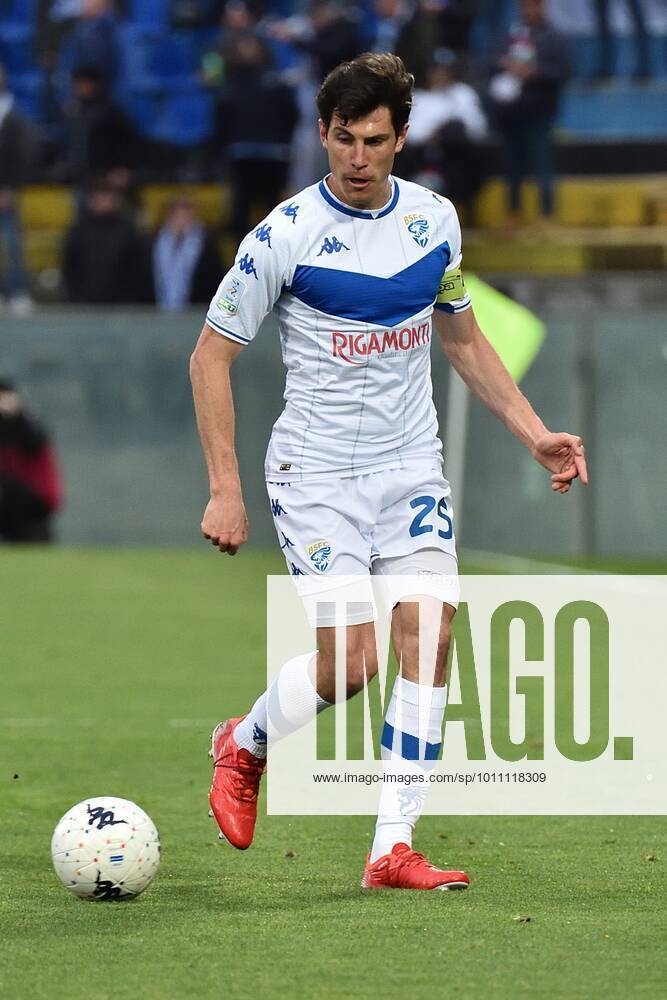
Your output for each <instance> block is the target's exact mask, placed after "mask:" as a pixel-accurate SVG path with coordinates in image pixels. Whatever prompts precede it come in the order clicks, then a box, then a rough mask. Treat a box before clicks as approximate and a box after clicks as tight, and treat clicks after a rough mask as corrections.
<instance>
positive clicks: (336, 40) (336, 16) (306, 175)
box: [270, 0, 362, 190]
mask: <svg viewBox="0 0 667 1000" xmlns="http://www.w3.org/2000/svg"><path fill="white" fill-rule="evenodd" d="M357 13H358V12H357V11H356V10H355V9H350V8H348V7H346V6H345V5H343V4H340V3H336V2H335V0H311V2H310V3H309V4H308V8H307V11H306V15H305V17H298V16H295V17H290V18H287V19H285V20H283V21H279V22H277V23H276V24H273V25H272V26H271V28H270V32H271V34H272V35H273V37H274V38H276V39H277V40H278V41H283V42H288V43H290V44H292V45H293V46H294V47H295V48H296V49H297V51H299V52H300V53H302V55H303V56H304V57H305V58H304V63H303V66H302V72H301V78H300V80H299V84H298V91H297V101H298V108H299V124H298V127H297V129H296V132H295V135H294V147H293V155H292V169H291V176H290V181H289V183H290V188H292V189H297V190H299V189H301V188H304V187H307V186H308V184H312V183H313V182H314V181H315V180H317V179H318V178H320V177H321V176H322V174H323V173H325V172H326V170H327V160H326V156H325V155H324V151H323V149H322V146H321V143H320V140H319V136H318V133H317V129H315V128H313V125H314V124H315V115H314V106H315V95H316V93H317V91H318V89H319V86H320V84H321V83H322V80H323V79H324V77H325V76H326V75H327V73H329V72H330V71H331V70H332V69H333V68H334V67H335V66H337V65H338V64H339V63H341V62H346V61H347V60H349V59H354V57H355V56H356V55H358V54H359V52H360V51H361V47H362V46H361V33H360V29H359V24H358V18H357Z"/></svg>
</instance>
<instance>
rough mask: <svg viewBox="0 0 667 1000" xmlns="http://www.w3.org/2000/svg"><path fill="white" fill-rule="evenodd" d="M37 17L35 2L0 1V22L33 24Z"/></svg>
mask: <svg viewBox="0 0 667 1000" xmlns="http://www.w3.org/2000/svg"><path fill="white" fill-rule="evenodd" d="M36 16H37V0H0V21H7V22H9V21H12V22H14V23H16V24H23V25H26V24H33V23H34V21H35V18H36Z"/></svg>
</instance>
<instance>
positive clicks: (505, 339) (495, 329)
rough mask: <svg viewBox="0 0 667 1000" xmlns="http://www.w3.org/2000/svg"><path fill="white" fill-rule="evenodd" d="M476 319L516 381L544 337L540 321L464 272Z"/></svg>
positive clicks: (538, 348)
mask: <svg viewBox="0 0 667 1000" xmlns="http://www.w3.org/2000/svg"><path fill="white" fill-rule="evenodd" d="M465 281H466V287H467V289H468V291H469V292H470V298H471V300H472V304H473V308H474V310H475V316H476V317H477V321H478V323H479V325H480V327H481V328H482V330H483V331H484V334H485V336H486V338H487V340H488V341H489V342H490V343H491V344H493V346H494V347H495V349H496V351H497V352H498V354H499V356H500V358H501V360H502V362H503V364H504V365H505V367H506V368H507V370H508V372H509V373H510V375H511V376H512V378H513V379H514V381H515V382H520V381H521V379H522V378H523V376H524V375H525V374H526V372H527V371H528V369H529V368H530V366H531V365H532V363H533V361H534V360H535V358H536V357H537V355H538V353H539V350H540V347H541V346H542V343H543V342H544V338H545V337H546V328H545V326H544V323H543V322H542V321H541V320H540V319H538V318H537V316H535V314H534V313H532V312H531V311H530V309H526V307H525V306H521V305H519V303H518V302H513V301H512V299H508V298H507V296H506V295H503V294H502V293H501V292H498V291H496V289H495V288H491V286H490V285H487V284H486V282H484V281H481V280H480V279H479V278H476V277H475V276H474V274H473V275H466V279H465Z"/></svg>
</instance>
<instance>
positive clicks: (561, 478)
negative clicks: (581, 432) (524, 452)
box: [533, 434, 588, 493]
mask: <svg viewBox="0 0 667 1000" xmlns="http://www.w3.org/2000/svg"><path fill="white" fill-rule="evenodd" d="M533 458H534V459H536V460H537V461H538V462H539V463H540V465H543V466H544V468H545V469H548V470H549V472H551V474H552V475H551V489H552V490H554V491H555V492H556V493H567V492H568V490H569V489H570V486H571V485H572V482H573V480H575V479H576V478H577V477H579V479H581V481H582V483H583V484H584V486H587V485H588V470H587V469H586V458H585V456H584V444H583V441H582V440H581V438H580V437H577V435H576V434H544V435H543V436H542V437H541V438H540V439H539V440H538V441H536V442H535V445H534V447H533Z"/></svg>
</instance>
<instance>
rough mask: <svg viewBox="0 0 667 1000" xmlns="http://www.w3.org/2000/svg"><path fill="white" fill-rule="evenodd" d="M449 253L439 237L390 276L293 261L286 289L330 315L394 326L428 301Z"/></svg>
mask: <svg viewBox="0 0 667 1000" xmlns="http://www.w3.org/2000/svg"><path fill="white" fill-rule="evenodd" d="M378 250H379V252H381V250H382V248H381V247H379V248H378ZM450 259H451V251H450V248H449V243H441V244H440V246H438V247H435V249H433V250H431V252H430V253H427V254H425V255H424V256H423V257H422V258H421V259H420V260H417V261H415V263H414V264H410V266H409V267H406V268H404V269H403V270H402V271H399V272H398V274H393V275H392V276H391V277H389V278H379V277H377V275H372V274H359V272H358V271H339V270H337V269H334V268H328V267H316V266H314V265H312V264H298V265H297V267H296V270H295V272H294V280H293V281H292V285H291V288H290V289H289V291H291V293H292V295H294V296H295V297H296V298H297V299H299V301H300V302H303V303H304V305H307V306H311V307H312V308H313V309H317V310H319V311H320V312H323V313H327V314H328V315H329V316H337V317H339V318H340V319H351V320H358V321H359V322H361V323H373V324H375V325H377V326H386V327H393V326H396V325H397V324H398V323H402V322H403V320H406V319H409V318H410V317H411V316H416V315H417V314H418V313H420V312H421V311H422V310H423V309H426V308H427V306H430V305H431V304H432V302H433V301H434V300H435V297H436V295H437V294H438V285H439V282H440V278H441V277H442V275H443V272H444V271H445V270H446V268H447V265H448V264H449V261H450Z"/></svg>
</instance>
